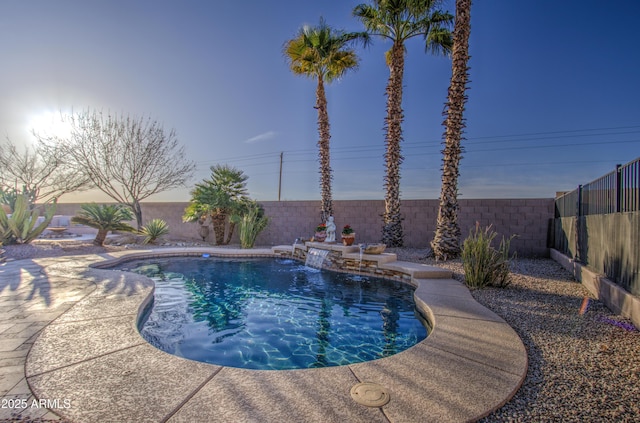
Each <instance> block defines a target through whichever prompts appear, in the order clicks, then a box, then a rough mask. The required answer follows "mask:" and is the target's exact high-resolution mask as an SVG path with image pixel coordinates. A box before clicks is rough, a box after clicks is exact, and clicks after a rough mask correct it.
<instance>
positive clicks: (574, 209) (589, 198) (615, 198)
mask: <svg viewBox="0 0 640 423" xmlns="http://www.w3.org/2000/svg"><path fill="white" fill-rule="evenodd" d="M555 209H556V217H570V216H587V215H591V214H609V213H618V212H633V211H639V210H640V157H639V158H637V159H635V160H633V161H631V162H629V163H627V164H625V165H617V166H616V169H615V170H613V171H611V172H609V173H607V174H606V175H604V176H601V177H600V178H598V179H596V180H595V181H591V182H589V183H588V184H585V185H580V186H578V188H577V189H575V190H573V191H571V192H568V193H565V194H564V195H561V196H559V197H558V198H556V208H555Z"/></svg>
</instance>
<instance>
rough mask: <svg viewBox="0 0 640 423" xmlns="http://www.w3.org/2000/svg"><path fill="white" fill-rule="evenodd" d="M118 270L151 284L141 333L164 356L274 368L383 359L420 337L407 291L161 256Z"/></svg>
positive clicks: (375, 281)
mask: <svg viewBox="0 0 640 423" xmlns="http://www.w3.org/2000/svg"><path fill="white" fill-rule="evenodd" d="M117 268H119V269H122V270H129V271H133V272H136V273H140V274H144V275H146V276H148V277H150V278H152V279H153V280H154V281H155V283H156V291H155V298H154V303H153V308H152V309H150V310H148V312H146V313H145V314H144V315H143V316H142V317H141V320H140V325H139V327H140V332H141V334H142V336H143V337H144V338H145V339H146V340H147V341H148V342H149V343H151V344H152V345H154V346H156V347H157V348H159V349H161V350H163V351H166V352H168V353H171V354H174V355H177V356H180V357H184V358H189V359H192V360H197V361H202V362H206V363H211V364H219V365H223V366H229V367H241V368H248V369H262V370H283V369H299V368H314V367H330V366H339V365H346V364H352V363H358V362H363V361H369V360H373V359H377V358H382V357H387V356H390V355H393V354H396V353H398V352H400V351H403V350H406V349H407V348H409V347H411V346H413V345H415V344H416V343H418V342H420V341H421V340H423V339H424V338H425V337H426V336H427V329H426V321H425V320H424V319H423V318H422V316H421V315H420V314H419V313H418V312H417V311H416V309H415V304H414V302H413V288H412V287H410V286H408V285H406V284H404V283H401V282H394V281H388V280H384V279H379V278H371V277H361V276H356V275H350V274H344V273H336V272H329V271H325V270H316V269H309V268H307V267H305V266H303V265H301V264H300V263H299V262H297V261H293V260H286V259H273V258H243V259H225V258H194V257H191V258H186V257H185V258H175V257H172V258H160V259H146V260H137V261H132V262H128V263H125V264H121V265H120V266H118V267H117Z"/></svg>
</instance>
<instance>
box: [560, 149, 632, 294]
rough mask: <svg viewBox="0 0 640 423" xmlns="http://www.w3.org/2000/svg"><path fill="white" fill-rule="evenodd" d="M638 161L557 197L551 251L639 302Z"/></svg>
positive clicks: (619, 167)
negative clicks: (587, 268) (592, 271)
mask: <svg viewBox="0 0 640 423" xmlns="http://www.w3.org/2000/svg"><path fill="white" fill-rule="evenodd" d="M639 190H640V158H637V159H636V160H634V161H632V162H629V163H627V164H625V165H618V166H616V169H615V170H614V171H612V172H610V173H608V174H606V175H604V176H602V177H600V178H598V179H596V180H595V181H592V182H589V183H588V184H585V185H580V186H579V187H578V188H577V189H575V190H573V191H571V192H568V193H566V194H564V195H561V196H558V198H556V202H555V217H556V218H555V219H554V224H553V241H552V244H553V247H554V248H555V249H556V250H558V251H560V252H562V253H563V254H565V255H567V256H569V257H571V258H573V259H575V260H577V261H579V262H581V263H583V264H586V265H588V266H590V267H592V268H593V269H595V270H597V271H598V272H600V273H604V274H606V275H607V277H608V278H609V279H611V280H612V281H614V282H615V283H616V284H618V285H620V286H621V287H623V288H624V289H626V290H627V291H629V292H631V293H632V294H634V295H638V296H640V191H639Z"/></svg>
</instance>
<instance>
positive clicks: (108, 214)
mask: <svg viewBox="0 0 640 423" xmlns="http://www.w3.org/2000/svg"><path fill="white" fill-rule="evenodd" d="M80 208H81V209H82V210H80V211H79V212H78V215H77V216H74V217H72V218H71V222H73V223H77V224H80V225H86V226H90V227H92V228H96V229H97V230H98V234H97V235H96V238H95V239H94V240H93V243H94V244H95V245H100V246H102V245H104V240H105V239H106V238H107V234H108V233H109V231H125V232H135V231H136V229H135V228H134V227H133V226H131V225H129V224H128V223H124V221H125V220H133V214H132V213H131V210H130V209H129V208H127V207H126V206H124V205H122V204H100V205H98V204H95V203H91V204H83V205H82V206H80Z"/></svg>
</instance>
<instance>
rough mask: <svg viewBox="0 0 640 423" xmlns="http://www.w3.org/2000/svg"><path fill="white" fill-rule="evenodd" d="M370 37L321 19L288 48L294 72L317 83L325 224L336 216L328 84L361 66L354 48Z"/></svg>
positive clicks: (290, 64) (321, 212) (322, 203)
mask: <svg viewBox="0 0 640 423" xmlns="http://www.w3.org/2000/svg"><path fill="white" fill-rule="evenodd" d="M368 40H369V37H368V34H366V33H347V32H344V31H338V30H335V29H333V28H332V27H330V26H329V25H327V24H326V22H325V21H324V19H322V18H321V19H320V24H319V25H318V26H316V27H309V26H304V27H302V28H301V29H300V30H299V32H298V34H297V35H296V37H295V38H294V39H292V40H289V41H287V42H286V43H285V45H284V49H283V50H284V55H285V57H286V59H287V62H288V64H289V67H290V68H291V71H292V72H293V73H294V74H296V75H304V76H307V77H309V78H314V79H316V80H317V86H316V105H315V108H316V109H317V110H318V133H319V136H320V138H319V140H318V150H319V152H318V156H319V160H320V191H321V195H322V202H321V205H320V215H321V221H322V222H325V221H326V219H327V217H329V216H331V215H332V214H333V201H332V198H331V179H332V175H331V161H330V155H329V140H330V138H331V133H330V127H329V113H328V112H327V98H326V95H325V91H324V83H325V82H327V83H331V82H332V81H334V80H336V79H338V78H340V77H342V76H343V75H344V74H345V73H346V72H347V71H349V70H351V69H356V68H357V67H358V56H357V55H356V53H355V51H354V50H353V49H351V48H350V46H351V45H352V44H353V43H354V42H356V41H361V42H363V43H364V44H365V45H366V44H367V43H368Z"/></svg>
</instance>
